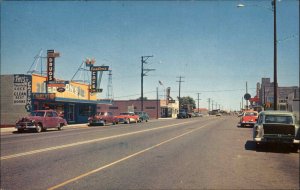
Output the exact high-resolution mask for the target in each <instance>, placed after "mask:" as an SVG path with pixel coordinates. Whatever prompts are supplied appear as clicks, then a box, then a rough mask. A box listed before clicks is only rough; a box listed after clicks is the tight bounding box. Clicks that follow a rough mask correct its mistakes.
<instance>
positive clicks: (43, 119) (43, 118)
mask: <svg viewBox="0 0 300 190" xmlns="http://www.w3.org/2000/svg"><path fill="white" fill-rule="evenodd" d="M66 125H68V124H67V121H66V120H65V119H63V118H62V117H60V116H59V115H58V114H57V112H56V111H53V110H36V111H33V112H32V113H31V114H30V115H29V116H27V117H23V118H21V119H19V121H17V122H16V128H17V130H18V132H23V131H24V130H28V129H33V130H35V131H36V132H38V133H39V132H41V131H46V130H47V129H48V128H57V129H58V130H61V128H62V127H63V126H66Z"/></svg>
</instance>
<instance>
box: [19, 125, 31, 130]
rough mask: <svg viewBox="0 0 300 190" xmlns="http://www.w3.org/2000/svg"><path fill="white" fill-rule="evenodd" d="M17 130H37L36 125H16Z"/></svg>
mask: <svg viewBox="0 0 300 190" xmlns="http://www.w3.org/2000/svg"><path fill="white" fill-rule="evenodd" d="M16 129H36V126H35V125H16Z"/></svg>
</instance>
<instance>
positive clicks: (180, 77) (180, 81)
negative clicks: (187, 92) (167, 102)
mask: <svg viewBox="0 0 300 190" xmlns="http://www.w3.org/2000/svg"><path fill="white" fill-rule="evenodd" d="M177 78H179V81H176V82H179V96H178V102H179V109H180V108H181V100H180V90H181V83H182V82H184V81H182V80H181V79H182V78H184V77H182V76H179V77H177Z"/></svg>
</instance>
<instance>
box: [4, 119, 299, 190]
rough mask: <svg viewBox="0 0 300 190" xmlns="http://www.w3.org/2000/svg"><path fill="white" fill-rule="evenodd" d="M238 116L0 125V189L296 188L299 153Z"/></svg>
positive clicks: (297, 183)
mask: <svg viewBox="0 0 300 190" xmlns="http://www.w3.org/2000/svg"><path fill="white" fill-rule="evenodd" d="M237 123H238V118H237V117H236V116H222V117H201V118H200V117H199V118H192V119H171V120H151V121H150V122H148V123H137V124H135V123H134V124H129V125H128V124H119V125H111V126H97V127H87V126H86V125H81V126H76V127H74V128H72V127H68V128H65V129H64V130H62V131H57V130H49V131H47V132H43V133H32V132H26V133H22V134H19V133H17V132H15V131H7V132H2V133H1V189H299V153H293V152H291V151H290V149H289V147H284V146H280V147H278V146H276V147H274V146H270V147H265V148H264V149H262V150H259V151H257V150H256V149H255V145H254V144H253V142H252V141H251V138H252V136H251V135H252V129H251V128H238V127H237Z"/></svg>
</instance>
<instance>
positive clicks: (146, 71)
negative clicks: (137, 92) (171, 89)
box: [141, 55, 155, 111]
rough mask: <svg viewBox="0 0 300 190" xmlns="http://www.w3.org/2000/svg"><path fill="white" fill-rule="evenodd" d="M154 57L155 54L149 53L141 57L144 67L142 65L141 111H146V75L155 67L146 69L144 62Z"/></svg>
mask: <svg viewBox="0 0 300 190" xmlns="http://www.w3.org/2000/svg"><path fill="white" fill-rule="evenodd" d="M150 57H153V55H148V56H142V57H141V63H142V67H141V111H144V76H147V75H146V74H147V73H148V72H149V71H154V70H155V69H144V63H145V64H146V63H147V62H146V61H147V60H148V59H149V58H150Z"/></svg>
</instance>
